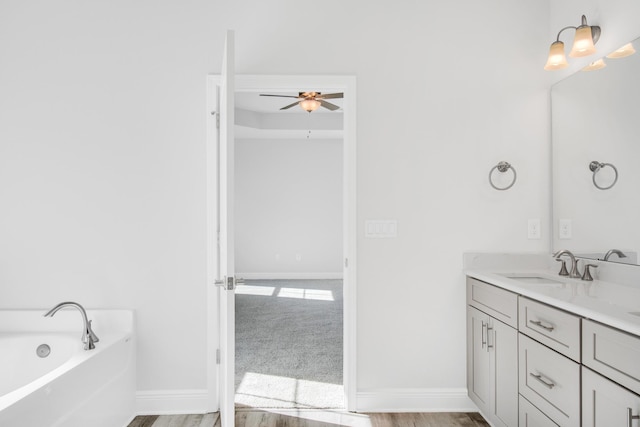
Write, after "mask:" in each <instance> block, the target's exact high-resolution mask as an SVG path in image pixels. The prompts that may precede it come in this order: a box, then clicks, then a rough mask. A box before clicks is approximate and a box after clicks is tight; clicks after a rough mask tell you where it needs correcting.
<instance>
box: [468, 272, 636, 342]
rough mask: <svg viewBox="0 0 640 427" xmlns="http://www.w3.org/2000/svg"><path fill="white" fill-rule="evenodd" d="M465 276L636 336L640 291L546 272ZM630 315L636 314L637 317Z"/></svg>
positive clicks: (473, 273)
mask: <svg viewBox="0 0 640 427" xmlns="http://www.w3.org/2000/svg"><path fill="white" fill-rule="evenodd" d="M465 274H466V275H467V276H470V277H473V278H475V279H478V280H481V281H483V282H487V283H490V284H492V285H495V286H498V287H500V288H503V289H506V290H509V291H512V292H515V293H517V294H520V295H523V296H526V297H529V298H531V299H535V300H538V301H540V302H544V303H546V304H549V305H552V306H555V307H558V308H561V309H563V310H566V311H570V312H572V313H575V314H577V315H579V316H582V317H586V318H588V319H592V320H595V321H597V322H600V323H604V324H605V325H609V326H612V327H614V328H618V329H621V330H623V331H626V332H629V333H631V334H634V335H638V336H640V287H636V286H628V285H620V284H616V283H611V282H605V281H602V280H594V281H592V282H587V281H584V280H580V279H570V278H567V277H563V276H559V275H558V274H557V272H551V271H549V270H519V269H518V270H497V269H491V270H485V269H468V270H466V271H465ZM505 276H520V277H542V278H546V279H551V280H554V281H558V282H560V283H554V284H535V283H526V282H524V281H521V280H518V279H517V278H509V277H505ZM630 313H637V315H633V314H630Z"/></svg>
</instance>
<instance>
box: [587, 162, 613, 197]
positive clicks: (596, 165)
mask: <svg viewBox="0 0 640 427" xmlns="http://www.w3.org/2000/svg"><path fill="white" fill-rule="evenodd" d="M605 166H609V167H610V168H611V169H613V172H614V173H615V177H614V178H613V182H612V183H611V185H610V186H608V187H601V186H599V185H598V183H597V182H596V174H597V173H598V171H599V170H600V169H602V168H604V167H605ZM589 170H591V172H593V185H595V186H596V188H597V189H598V190H608V189H610V188H611V187H613V186H614V185H616V182H618V169H616V167H615V166H613V165H612V164H611V163H600V162H597V161H595V160H594V161H593V162H591V163H589Z"/></svg>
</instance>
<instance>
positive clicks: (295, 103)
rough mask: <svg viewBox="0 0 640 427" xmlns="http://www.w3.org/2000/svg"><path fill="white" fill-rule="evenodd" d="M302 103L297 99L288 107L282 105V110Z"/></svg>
mask: <svg viewBox="0 0 640 427" xmlns="http://www.w3.org/2000/svg"><path fill="white" fill-rule="evenodd" d="M299 103H300V101H296V102H294V103H293V104H289V105H287V106H286V107H282V108H281V109H280V110H288V109H289V108H291V107H295V106H296V105H298V104H299Z"/></svg>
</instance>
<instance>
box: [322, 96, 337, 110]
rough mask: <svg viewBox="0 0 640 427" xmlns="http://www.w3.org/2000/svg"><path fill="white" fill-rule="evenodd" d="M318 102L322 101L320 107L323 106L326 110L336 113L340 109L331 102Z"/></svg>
mask: <svg viewBox="0 0 640 427" xmlns="http://www.w3.org/2000/svg"><path fill="white" fill-rule="evenodd" d="M318 101H320V105H322V106H323V107H324V108H326V109H328V110H331V111H335V110H338V109H339V108H340V107H338V106H337V105H336V104H332V103H330V102H327V101H323V100H322V99H319V100H318Z"/></svg>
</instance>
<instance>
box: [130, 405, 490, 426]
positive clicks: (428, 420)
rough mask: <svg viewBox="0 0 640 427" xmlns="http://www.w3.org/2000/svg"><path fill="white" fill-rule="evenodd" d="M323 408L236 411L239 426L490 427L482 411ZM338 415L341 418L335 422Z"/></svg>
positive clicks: (156, 420) (183, 418) (168, 421)
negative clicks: (326, 413) (326, 417)
mask: <svg viewBox="0 0 640 427" xmlns="http://www.w3.org/2000/svg"><path fill="white" fill-rule="evenodd" d="M321 413H322V412H321V411H279V413H276V412H269V411H261V410H258V409H251V410H238V411H236V422H235V425H236V427H339V426H356V427H360V426H363V427H367V426H368V427H489V424H487V422H486V421H485V420H484V418H482V416H481V415H480V414H478V413H475V412H471V413H445V412H433V413H384V414H383V413H375V414H348V413H343V414H339V413H335V412H334V413H331V415H334V417H333V419H332V420H331V421H320V419H322V418H323V417H321V416H319V415H320V414H321ZM335 416H337V417H338V418H340V419H341V421H334V420H335V419H336V418H335ZM129 427H220V420H219V416H218V414H217V413H214V414H205V415H162V416H158V415H149V416H138V417H136V418H135V419H134V420H133V421H132V422H131V424H129Z"/></svg>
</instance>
